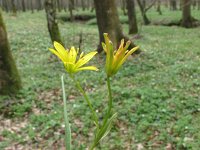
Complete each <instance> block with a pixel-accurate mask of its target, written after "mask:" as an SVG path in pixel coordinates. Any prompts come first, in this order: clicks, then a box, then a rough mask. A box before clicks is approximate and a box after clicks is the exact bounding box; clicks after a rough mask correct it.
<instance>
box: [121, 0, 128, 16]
mask: <svg viewBox="0 0 200 150" xmlns="http://www.w3.org/2000/svg"><path fill="white" fill-rule="evenodd" d="M121 2H122V11H123V14H124V15H127V13H126V1H125V0H121Z"/></svg>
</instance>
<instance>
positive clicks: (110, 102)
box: [107, 77, 113, 117]
mask: <svg viewBox="0 0 200 150" xmlns="http://www.w3.org/2000/svg"><path fill="white" fill-rule="evenodd" d="M107 86H108V94H109V102H108V107H109V108H108V117H110V114H111V109H112V102H113V100H112V91H111V86H110V78H109V77H107Z"/></svg>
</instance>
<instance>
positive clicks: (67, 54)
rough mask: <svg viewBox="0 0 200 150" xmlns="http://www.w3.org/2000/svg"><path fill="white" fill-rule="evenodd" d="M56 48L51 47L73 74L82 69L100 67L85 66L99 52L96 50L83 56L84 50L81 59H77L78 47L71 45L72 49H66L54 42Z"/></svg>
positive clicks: (67, 69)
mask: <svg viewBox="0 0 200 150" xmlns="http://www.w3.org/2000/svg"><path fill="white" fill-rule="evenodd" d="M54 47H55V49H52V48H49V50H50V51H51V52H52V53H53V54H55V55H56V56H58V58H60V60H61V61H62V62H63V63H64V66H65V69H66V71H67V72H68V73H70V74H73V73H76V72H78V71H81V70H94V71H97V70H98V69H97V68H96V67H95V66H86V67H83V65H85V64H86V63H87V62H88V61H90V59H92V58H93V57H94V55H96V54H97V52H96V51H94V52H90V53H88V54H87V55H85V56H83V52H82V53H81V54H80V56H79V59H77V55H78V49H75V48H74V47H71V48H70V50H68V49H65V48H64V47H63V46H62V45H61V44H60V43H58V42H54Z"/></svg>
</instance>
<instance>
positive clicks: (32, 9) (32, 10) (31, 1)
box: [30, 0, 34, 13]
mask: <svg viewBox="0 0 200 150" xmlns="http://www.w3.org/2000/svg"><path fill="white" fill-rule="evenodd" d="M30 3H31V13H34V8H33V0H30Z"/></svg>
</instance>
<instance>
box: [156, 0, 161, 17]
mask: <svg viewBox="0 0 200 150" xmlns="http://www.w3.org/2000/svg"><path fill="white" fill-rule="evenodd" d="M157 12H158V13H159V15H162V11H161V0H157Z"/></svg>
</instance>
